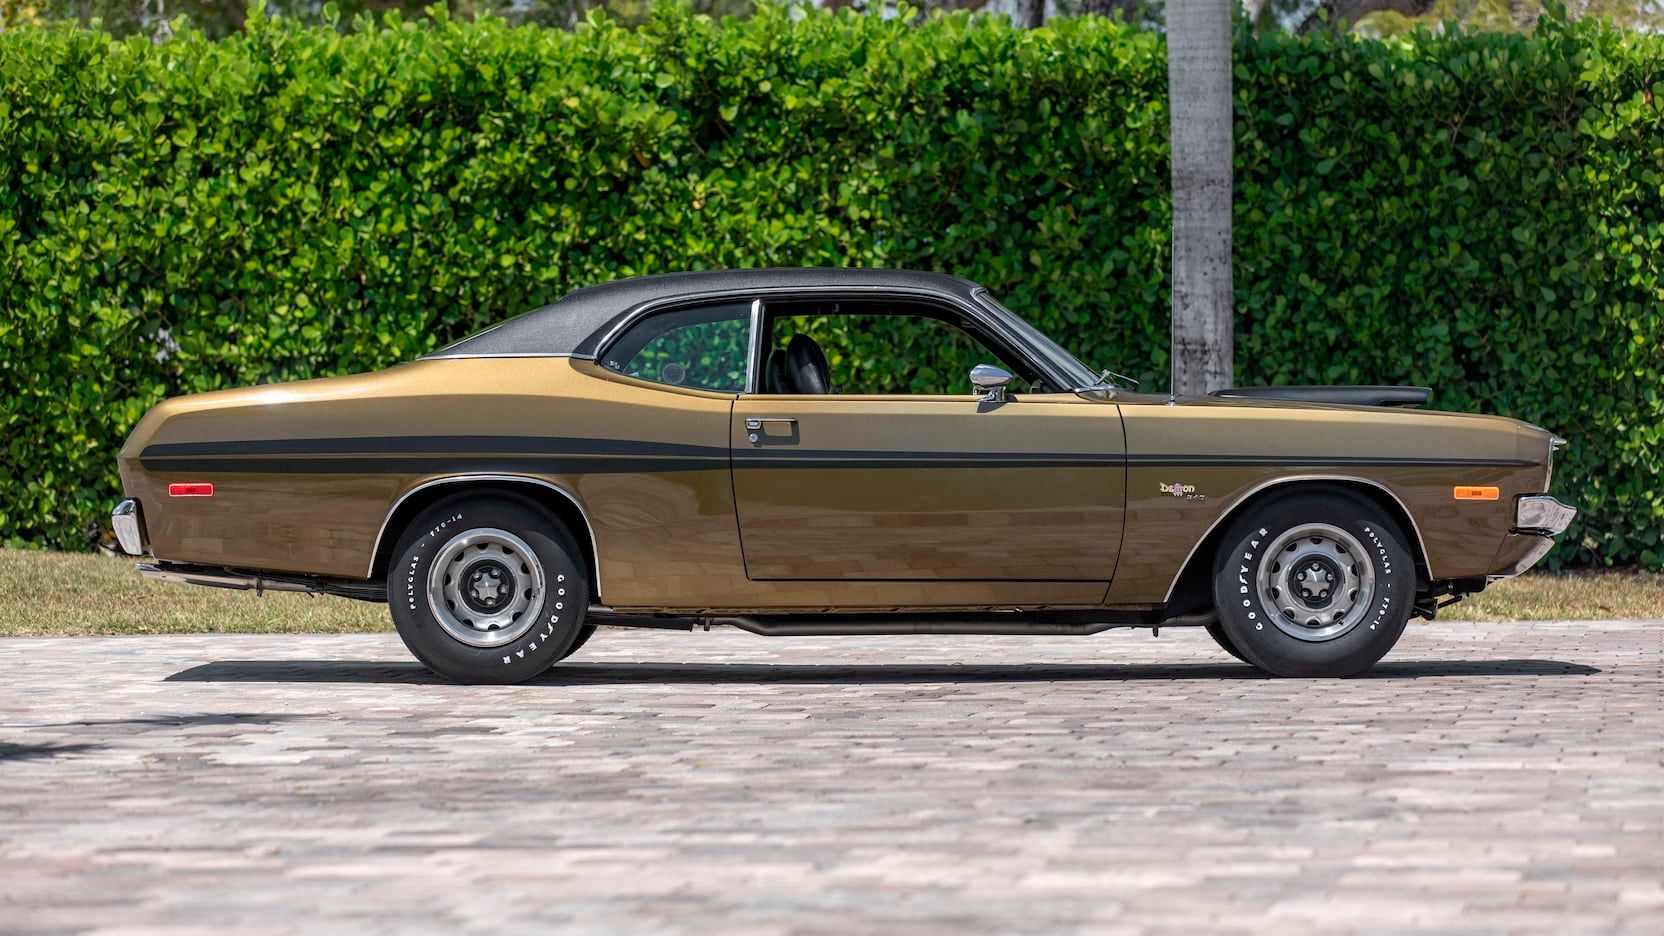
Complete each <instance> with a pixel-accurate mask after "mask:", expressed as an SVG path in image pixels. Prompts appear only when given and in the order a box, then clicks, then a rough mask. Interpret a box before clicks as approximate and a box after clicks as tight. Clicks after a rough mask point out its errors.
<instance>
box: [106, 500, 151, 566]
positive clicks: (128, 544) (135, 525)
mask: <svg viewBox="0 0 1664 936" xmlns="http://www.w3.org/2000/svg"><path fill="white" fill-rule="evenodd" d="M110 525H111V526H113V527H115V531H116V542H118V543H120V544H121V551H122V552H124V553H126V554H127V555H129V556H142V555H144V547H145V542H144V516H143V515H142V514H140V513H139V502H138V501H136V500H133V499H132V498H128V499H127V500H124V501H122V502H121V503H120V504H117V505H116V509H115V512H113V513H111V514H110Z"/></svg>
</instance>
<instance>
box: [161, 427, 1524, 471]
mask: <svg viewBox="0 0 1664 936" xmlns="http://www.w3.org/2000/svg"><path fill="white" fill-rule="evenodd" d="M140 462H141V463H142V464H143V465H144V467H145V468H146V469H147V470H150V471H201V472H215V473H272V474H291V473H292V474H414V473H421V474H436V473H442V472H463V471H466V472H481V473H484V472H510V473H512V472H520V473H533V474H619V473H652V472H669V471H715V470H722V469H726V468H727V467H728V466H729V465H730V464H732V465H733V467H735V468H743V469H756V468H777V469H787V468H822V469H825V468H892V469H896V468H971V469H975V468H1119V467H1122V466H1123V465H1125V466H1127V467H1132V468H1156V467H1160V468H1249V467H1263V468H1289V469H1307V468H1524V467H1530V466H1532V465H1534V464H1536V463H1535V462H1531V461H1525V460H1520V459H1487V458H1434V457H1414V456H1410V457H1403V456H1390V455H1379V456H1376V455H1330V456H1314V455H1172V454H1165V455H1164V454H1138V455H1130V456H1125V457H1123V456H1120V455H1105V454H1096V453H1076V452H902V451H896V452H887V451H833V450H819V449H801V448H798V447H796V446H788V445H780V444H777V445H769V446H764V447H760V448H755V449H743V450H735V451H734V452H733V453H732V456H730V453H729V450H728V449H726V448H718V447H715V446H703V445H681V444H676V443H666V442H639V441H628V440H613V439H562V438H547V437H541V436H390V437H367V438H333V439H271V440H252V441H237V442H181V443H163V444H158V445H151V446H148V447H146V448H145V450H144V452H143V453H142V454H141V455H140Z"/></svg>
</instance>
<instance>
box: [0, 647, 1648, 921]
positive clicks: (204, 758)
mask: <svg viewBox="0 0 1664 936" xmlns="http://www.w3.org/2000/svg"><path fill="white" fill-rule="evenodd" d="M0 666H3V667H4V672H5V673H6V674H7V676H6V678H5V680H4V683H3V684H0V703H3V704H0V931H4V932H20V933H31V932H39V933H46V932H83V931H99V932H104V933H152V932H169V933H180V932H204V933H220V932H226V931H228V930H237V931H267V932H306V933H312V932H320V931H333V930H353V931H370V932H376V931H389V932H391V931H398V932H410V931H440V932H447V933H474V932H491V933H514V932H546V931H547V930H548V929H550V928H558V929H562V930H568V931H578V932H596V933H617V932H638V931H643V930H651V931H663V932H713V931H717V932H723V933H781V934H813V933H837V934H840V936H842V934H846V933H849V932H852V931H854V932H880V931H882V932H886V933H938V932H943V931H953V930H961V931H983V930H991V931H1000V932H1012V933H1055V932H1059V931H1076V932H1093V933H1099V932H1101V933H1118V932H1148V933H1183V934H1192V933H1196V932H1225V933H1234V932H1242V933H1253V932H1267V933H1270V932H1275V933H1279V934H1281V933H1298V932H1316V931H1322V932H1349V931H1351V932H1401V931H1402V932H1408V931H1428V930H1436V931H1462V932H1497V931H1509V932H1519V931H1539V932H1546V931H1554V932H1557V933H1558V932H1593V931H1599V932H1634V933H1647V934H1649V936H1650V934H1657V933H1659V932H1664V704H1661V703H1664V621H1655V622H1565V623H1529V624H1525V623H1503V624H1474V623H1462V622H1439V623H1437V624H1434V625H1424V624H1416V625H1413V626H1412V628H1411V630H1410V631H1409V632H1408V633H1407V634H1406V636H1405V639H1404V640H1403V642H1402V643H1401V644H1400V646H1399V647H1398V648H1397V649H1396V650H1395V651H1394V653H1393V654H1392V656H1391V657H1389V659H1388V660H1387V661H1385V662H1384V663H1383V664H1381V665H1380V666H1379V667H1377V668H1376V670H1374V671H1373V672H1372V673H1371V674H1370V675H1369V676H1368V677H1365V678H1360V679H1353V680H1344V681H1322V680H1310V681H1306V680H1275V679H1268V678H1265V677H1263V676H1261V675H1259V674H1257V673H1255V672H1254V671H1252V670H1251V669H1249V668H1247V667H1245V666H1241V665H1239V664H1236V663H1235V662H1234V661H1227V660H1226V659H1225V658H1224V657H1223V656H1222V654H1221V653H1220V652H1219V651H1218V650H1217V649H1216V648H1215V647H1214V646H1213V644H1212V643H1211V642H1210V641H1209V640H1208V639H1207V637H1206V636H1205V635H1204V634H1203V633H1201V632H1200V631H1194V630H1192V631H1186V630H1181V629H1169V630H1166V631H1164V632H1163V634H1162V637H1161V638H1160V639H1151V638H1149V637H1147V636H1143V635H1139V634H1133V633H1129V632H1112V633H1110V634H1106V635H1101V636H1099V637H1095V638H1088V639H1070V638H1050V637H1048V638H1021V637H893V638H871V639H861V638H848V639H800V640H784V639H782V640H769V639H765V638H758V637H752V636H750V635H746V634H741V633H737V632H723V631H721V630H718V631H714V632H711V633H697V634H693V635H688V634H679V633H665V632H641V631H625V630H611V629H609V630H606V631H603V632H602V633H600V634H597V635H596V637H595V639H594V640H593V641H592V642H591V644H590V645H589V646H588V647H586V648H585V649H584V651H583V652H582V653H581V654H579V656H578V657H576V658H575V659H573V660H572V661H570V662H568V663H566V664H563V665H561V666H560V667H557V668H556V669H555V670H553V671H551V672H550V673H549V674H547V675H546V676H544V677H543V678H541V679H540V680H538V681H536V682H534V683H531V684H529V685H524V686H515V687H463V686H454V685H450V684H447V683H444V682H442V681H440V680H437V679H435V678H433V677H431V676H430V675H428V674H427V673H425V671H423V670H422V669H421V668H420V667H419V666H418V665H416V664H415V663H414V662H412V661H410V660H409V658H408V656H407V655H406V653H405V651H404V648H403V646H402V645H401V644H400V643H399V641H398V640H397V638H395V637H393V636H391V635H352V636H328V635H304V636H226V635H201V636H194V635H193V636H158V637H131V638H97V639H10V640H0Z"/></svg>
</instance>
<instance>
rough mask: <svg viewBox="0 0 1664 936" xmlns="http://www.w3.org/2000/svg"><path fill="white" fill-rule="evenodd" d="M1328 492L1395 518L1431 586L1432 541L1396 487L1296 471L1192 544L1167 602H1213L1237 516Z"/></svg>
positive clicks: (1224, 515)
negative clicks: (1220, 558) (1218, 563)
mask: <svg viewBox="0 0 1664 936" xmlns="http://www.w3.org/2000/svg"><path fill="white" fill-rule="evenodd" d="M1325 490H1327V491H1339V492H1342V493H1346V494H1352V495H1361V496H1363V497H1365V498H1366V499H1368V500H1369V501H1370V502H1371V503H1373V504H1375V506H1377V507H1379V508H1381V510H1382V511H1383V512H1385V513H1386V515H1387V516H1388V517H1391V518H1392V520H1393V522H1394V523H1397V524H1398V526H1399V529H1400V530H1402V531H1405V532H1406V534H1407V536H1406V540H1407V541H1406V542H1405V546H1406V547H1407V548H1408V549H1409V550H1410V555H1411V557H1412V558H1413V559H1414V560H1415V569H1416V588H1417V591H1421V590H1423V589H1425V588H1426V587H1427V585H1428V583H1429V582H1430V581H1431V578H1432V576H1431V572H1430V567H1429V565H1428V559H1427V543H1426V541H1425V540H1424V539H1422V535H1421V528H1420V527H1419V526H1417V525H1416V520H1415V517H1414V516H1412V515H1411V514H1410V510H1409V508H1408V507H1406V506H1404V501H1403V500H1401V499H1400V498H1399V496H1398V495H1397V494H1396V493H1394V492H1393V490H1392V489H1391V488H1389V487H1387V486H1386V485H1384V484H1382V483H1381V482H1379V481H1372V480H1370V479H1368V478H1359V477H1341V476H1331V475H1310V476H1307V475H1296V476H1292V477H1284V478H1272V479H1271V480H1268V481H1265V482H1263V483H1261V484H1258V485H1256V486H1254V487H1252V488H1250V489H1248V491H1247V492H1246V493H1244V494H1242V495H1241V496H1240V497H1238V498H1237V499H1236V501H1235V502H1234V503H1232V504H1231V506H1230V507H1228V508H1227V509H1225V510H1224V511H1223V512H1221V513H1220V515H1219V516H1218V517H1215V518H1214V520H1213V523H1212V524H1210V525H1209V526H1208V528H1207V531H1206V532H1205V533H1203V534H1202V536H1201V538H1200V539H1198V540H1197V541H1196V545H1195V546H1193V547H1191V550H1190V555H1189V556H1187V557H1186V558H1185V563H1184V565H1183V566H1182V567H1181V568H1180V570H1179V574H1178V575H1176V576H1174V577H1173V581H1172V582H1171V583H1170V584H1169V585H1168V586H1167V601H1166V604H1167V606H1168V607H1170V608H1171V607H1174V606H1175V605H1174V603H1175V602H1178V603H1179V604H1180V605H1185V606H1186V608H1188V607H1191V606H1194V607H1201V606H1203V605H1204V604H1211V603H1212V601H1213V586H1212V584H1211V580H1212V577H1213V571H1212V566H1213V557H1214V554H1215V553H1217V552H1218V551H1219V544H1220V542H1221V541H1222V540H1223V539H1224V538H1225V531H1226V530H1228V529H1230V526H1231V523H1232V522H1234V521H1235V520H1236V519H1237V518H1238V517H1241V516H1243V515H1244V514H1246V513H1247V512H1248V511H1250V510H1253V509H1255V508H1256V507H1258V506H1259V505H1261V504H1264V503H1265V502H1267V501H1269V500H1272V499H1273V498H1277V497H1284V496H1287V495H1290V494H1296V493H1310V492H1315V491H1325ZM1183 610H1185V609H1184V608H1181V613H1182V611H1183Z"/></svg>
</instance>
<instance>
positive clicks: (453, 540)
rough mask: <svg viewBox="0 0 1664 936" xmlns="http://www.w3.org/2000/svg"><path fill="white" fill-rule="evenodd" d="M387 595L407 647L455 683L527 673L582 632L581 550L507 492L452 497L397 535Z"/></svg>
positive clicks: (559, 654)
mask: <svg viewBox="0 0 1664 936" xmlns="http://www.w3.org/2000/svg"><path fill="white" fill-rule="evenodd" d="M387 599H388V605H389V606H390V607H391V609H392V612H393V623H394V625H395V626H397V628H398V631H399V637H400V638H401V639H403V640H404V643H405V646H406V647H409V648H410V652H411V653H412V654H414V655H415V657H416V659H418V660H420V661H421V662H422V663H423V664H425V665H426V666H427V667H428V668H429V669H431V670H433V671H434V672H436V673H438V674H440V675H441V676H446V677H449V678H451V679H454V680H456V681H458V682H466V683H516V682H521V681H523V680H527V679H530V678H532V677H533V676H536V675H538V674H539V673H541V672H543V671H544V670H546V669H548V668H549V667H550V666H552V665H553V664H555V663H556V662H558V661H559V660H561V659H562V658H564V657H565V656H567V655H568V654H570V653H572V652H573V651H574V650H576V649H577V645H578V644H579V643H580V642H581V641H582V639H583V638H584V637H587V636H588V634H587V633H586V632H585V629H584V612H585V610H586V609H587V608H588V607H589V575H588V570H587V569H586V568H585V565H584V558H583V553H582V552H580V551H579V550H578V547H577V545H576V544H575V542H574V541H573V539H572V536H571V534H569V533H568V532H567V531H566V529H565V528H564V527H563V526H562V525H561V524H560V522H559V521H558V520H556V519H555V518H554V517H552V516H550V515H549V514H548V512H547V511H545V510H544V509H543V508H542V507H541V506H539V505H538V504H537V503H535V502H533V501H531V500H528V499H526V498H523V497H518V496H514V495H489V496H480V495H459V496H457V497H452V498H448V499H446V500H444V501H441V502H439V503H438V504H435V505H434V506H433V507H430V508H428V509H427V510H426V511H423V513H422V514H421V515H420V516H419V517H417V518H416V520H415V521H414V522H413V523H412V524H411V526H410V528H409V529H408V530H406V531H405V534H404V536H403V537H401V538H400V541H399V546H398V551H397V552H396V553H395V554H394V557H393V564H392V566H391V567H390V568H389V569H388V572H387Z"/></svg>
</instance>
